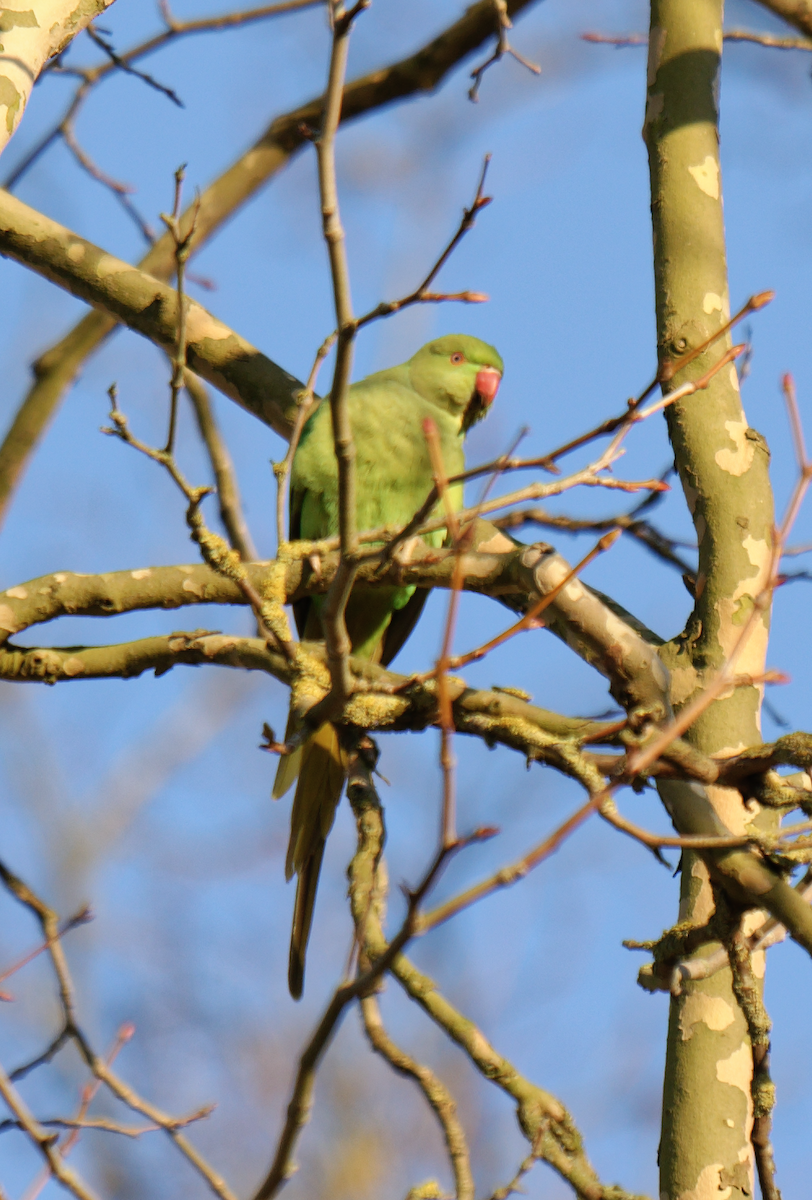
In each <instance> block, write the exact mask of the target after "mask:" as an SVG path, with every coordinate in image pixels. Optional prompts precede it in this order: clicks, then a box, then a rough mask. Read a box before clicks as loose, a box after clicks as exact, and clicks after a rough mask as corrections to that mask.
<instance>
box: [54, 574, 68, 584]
mask: <svg viewBox="0 0 812 1200" xmlns="http://www.w3.org/2000/svg"><path fill="white" fill-rule="evenodd" d="M67 578H68V577H67V575H66V574H65V572H64V571H57V573H56V575H54V579H55V580H56V582H57V583H64V582H65V580H66V579H67Z"/></svg>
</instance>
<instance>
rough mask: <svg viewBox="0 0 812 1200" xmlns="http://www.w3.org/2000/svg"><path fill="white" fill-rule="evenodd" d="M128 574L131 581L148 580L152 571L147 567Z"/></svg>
mask: <svg viewBox="0 0 812 1200" xmlns="http://www.w3.org/2000/svg"><path fill="white" fill-rule="evenodd" d="M130 574H131V575H132V577H133V579H148V578H149V576H150V575H151V574H152V571H151V569H150V568H149V567H141V569H140V570H138V571H130Z"/></svg>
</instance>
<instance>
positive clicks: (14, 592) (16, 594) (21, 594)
mask: <svg viewBox="0 0 812 1200" xmlns="http://www.w3.org/2000/svg"><path fill="white" fill-rule="evenodd" d="M6 595H7V596H10V597H11V599H12V600H27V599H28V592H27V591H26V590H25V588H24V587H13V588H9V589H8V591H7V592H6Z"/></svg>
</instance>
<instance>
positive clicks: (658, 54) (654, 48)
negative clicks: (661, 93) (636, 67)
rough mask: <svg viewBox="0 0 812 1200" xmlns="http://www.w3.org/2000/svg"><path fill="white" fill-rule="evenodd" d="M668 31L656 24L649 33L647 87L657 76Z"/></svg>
mask: <svg viewBox="0 0 812 1200" xmlns="http://www.w3.org/2000/svg"><path fill="white" fill-rule="evenodd" d="M665 39H666V31H665V30H664V29H663V28H662V26H660V25H655V26H654V27H653V28H652V30H651V32H650V33H649V35H648V70H647V73H646V87H651V86H652V84H653V83H654V80H655V79H656V78H657V72H658V71H659V69H660V63H661V61H662V57H663V50H664V49H665Z"/></svg>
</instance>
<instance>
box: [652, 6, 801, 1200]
mask: <svg viewBox="0 0 812 1200" xmlns="http://www.w3.org/2000/svg"><path fill="white" fill-rule="evenodd" d="M722 18H723V3H722V0H653V3H652V7H651V32H650V41H649V63H648V95H647V106H646V118H645V127H644V135H645V138H646V141H647V145H648V151H649V164H650V171H651V196H652V201H651V207H652V219H653V227H654V270H655V287H656V305H657V332H658V343H659V356H660V361H661V363H666V362H668V361H670V360H672V359H673V358H675V357H677V356H678V355H679V354H681V353H683V352H684V351H685V350H687V349H689V348H691V347H692V346H695V345H697V344H699V343H700V342H702V341H703V340H704V339H705V338H706V337H707V336H708V335H710V334H711V333H712V332H713V331H714V329H717V328H718V327H719V325H720V324H721V323H722V322H723V321H724V320H725V319H726V318H727V316H728V313H729V298H728V285H727V263H726V256H725V239H724V222H723V215H722V187H721V172H720V165H719V135H718V89H719V72H720V67H721V50H722ZM713 354H718V349H714V350H713V351H711V352H709V353H708V354H706V355H703V356H701V357H700V358H699V359H697V360H696V361H695V362H694V363H693V364H692V365H691V366H690V367H689V368H688V369H687V371H686V374H691V375H692V374H693V373H694V372H697V373H699V372H701V371H704V370H706V369H707V364H708V362H709V361H710V359H711V357H712V356H713ZM682 381H683V376H682V375H678V376H677V379H676V382H677V383H679V382H682ZM667 419H668V427H669V433H670V436H671V440H672V444H673V446H674V452H675V458H676V463H677V468H678V470H679V474H680V479H681V481H682V485H683V489H684V491H685V496H686V499H687V502H688V505H689V508H690V510H691V513H692V516H693V520H694V525H695V528H696V534H697V541H698V544H699V575H698V580H697V589H696V593H697V598H696V603H695V607H694V611H693V614H692V616H691V618H690V620H689V622H688V625H687V627H686V629H685V631H684V633H683V634H682V635H680V636H679V637H678V638H676V639H675V640H674V642H673V643H671V644H670V645H669V646H666V647H663V648H662V650H661V654H662V656H663V658H664V660H665V661H666V663H667V664H668V666H669V668H670V670H671V676H672V700H673V702H674V704H675V707H679V706H680V705H682V704H684V703H685V702H686V701H687V700H689V699H690V698H691V696H693V695H694V694H696V692H697V691H698V690H699V689H700V688H701V687H702V683H703V679H705V678H706V677H708V675H709V674H710V673H712V672H713V671H714V670H716V669H717V668H719V666H720V665H721V664H722V663H723V662H724V661H725V659H726V657H727V656H728V655H729V654H730V652H731V650H732V649H733V646H734V645H735V643H736V640H737V638H738V636H739V633H740V632H741V629H742V626H743V625H744V623H745V621H746V620H747V618H748V616H749V615H750V613H751V612H752V611H753V607H754V601H755V598H756V596H757V595H758V594H759V592H761V591H762V589H763V588H764V586H765V584H766V583H767V580H768V571H769V564H770V554H771V531H772V521H773V508H772V493H771V489H770V482H769V477H768V462H769V455H768V452H767V447H766V445H765V443H764V440H763V438H762V437H761V436H760V435H759V434H758V433H756V432H755V431H754V430H751V429H750V428H749V427H748V425H747V420H746V418H745V415H744V411H743V409H742V405H741V398H740V395H739V387H738V380H737V377H736V372H735V370H734V369H733V368H732V367H731V369H730V371H729V372H726V371H725V372H722V373H720V375H719V376H718V377H717V378H716V379H714V381H713V382H712V384H711V386H710V387H709V388H708V390H707V391H706V392H704V393H703V394H702V397H701V399H700V398H698V397H691V398H689V399H688V400H686V401H684V402H677V403H676V404H674V405H673V406H672V407H671V408H669V409H668V412H667ZM766 644H767V625H766V621H765V620H763V619H762V618H761V617H759V618H758V620H757V621H756V624H755V628H754V630H753V633H752V635H751V637H750V639H749V641H748V643H747V646H746V648H745V650H744V652H743V654H742V656H741V658H740V659H739V660H738V669H740V670H742V671H743V672H748V673H751V674H754V675H757V674H759V673H760V672H761V671H762V670H763V666H764V657H765V652H766ZM760 699H761V697H760V692H759V689H758V688H756V687H744V688H739V689H736V690H735V691H733V692H731V693H730V694H729V695H727V696H725V697H723V698H722V699H720V700H718V701H717V702H716V703H714V704H712V705H711V706H710V707H709V708H708V709H707V710H706V711H705V712H704V713H703V715H702V716H701V717H700V718H699V719H698V720H697V722H696V723H695V725H694V726H693V728H692V729H691V730H690V732H689V734H688V735H687V736H688V738H689V740H690V741H692V742H693V744H694V745H696V746H697V747H698V748H699V749H701V750H702V751H703V752H704V753H705V754H711V753H716V754H720V753H721V754H730V755H732V754H735V753H736V752H737V751H740V750H742V749H743V748H744V747H746V746H748V745H750V744H752V743H755V742H758V741H760V732H759V707H760ZM661 791H662V794H663V798H664V800H666V802H667V803H668V806H669V809H670V811H671V812H672V814H673V815H674V817H675V823H676V824H677V826H678V828H680V829H681V830H683V831H685V832H688V829H687V828H686V825H688V824H694V825H695V824H696V823H697V821H696V818H697V814H698V808H700V807H701V806H702V805H703V804H704V803H705V802H706V800H707V799H709V800H710V802H711V804H712V805H713V807H714V808H715V810H716V813H717V814H718V818H719V820H720V821H721V822H722V823H723V824H724V826H725V827H726V828H728V829H730V830H732V831H743V830H744V829H745V828H746V827H747V825H748V824H749V823H750V822H751V821H752V820H753V815H754V814H753V812H750V811H748V810H747V809H746V808H745V807H744V804H743V802H742V797H741V795H740V793H739V792H737V791H735V790H734V789H732V788H721V787H708V788H707V789H702V788H698V789H696V788H694V787H693V785H686V784H673V783H672V784H664V785H662V788H661ZM692 791H693V794H692ZM699 823H700V824H701V823H702V822H701V821H700V822H699ZM726 865H727V864H726V860H725V858H724V856H719V857H714V856H711V855H706V856H705V858H704V861H702V860H700V859H698V858H697V857H695V856H693V855H690V854H689V855H686V856H685V859H684V867H683V875H682V902H681V908H680V920H683V921H689V922H691V923H695V924H703V923H704V922H705V921H706V920H707V918H708V916H709V915H710V913H711V912H712V910H713V897H712V891H711V885H710V882H709V869H710V872H711V873H713V874H714V875H716V876H717V878H718V877H720V876H721V875H722V874H724V872H725V870H726ZM784 887H786V885H784ZM757 891H758V887H754V888H753V889H751V895H750V897H749V903H750V904H752V903H754V900H755V895H754V893H757ZM739 899H740V900H741V901H743V902H745V903H746V902H747V901H748V897H746V896H744V895H742V896H740V897H739ZM713 949H715V947H714V946H707V947H705V948H704V949H703V950H702V951H701V952H700V953H703V954H707V953H711V952H712V951H713ZM751 1075H752V1054H751V1048H750V1043H749V1039H748V1036H747V1025H746V1022H745V1019H744V1016H743V1015H742V1013H741V1011H740V1008H739V1006H738V1004H737V1001H736V997H735V995H734V992H733V989H732V985H731V977H730V972H729V970H725V971H720V972H718V973H717V974H715V975H713V976H712V977H711V978H710V979H705V980H701V981H695V982H692V983H690V984H688V985H687V986H686V987H685V989H684V991H683V993H682V994H681V995H680V996H679V997H675V998H673V999H672V1002H671V1018H670V1023H669V1032H668V1048H667V1062H666V1072H665V1092H664V1107H663V1124H662V1140H661V1144H660V1172H661V1183H660V1190H661V1195H662V1197H663V1200H680V1198H682V1200H689V1197H690V1200H701V1198H702V1197H705V1196H708V1197H711V1196H716V1195H717V1194H720V1195H721V1194H724V1195H725V1196H727V1197H728V1200H738V1198H740V1200H744V1198H745V1197H751V1196H752V1192H753V1169H752V1152H751V1146H750V1132H751V1125H752V1105H751V1099H750V1079H751Z"/></svg>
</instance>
